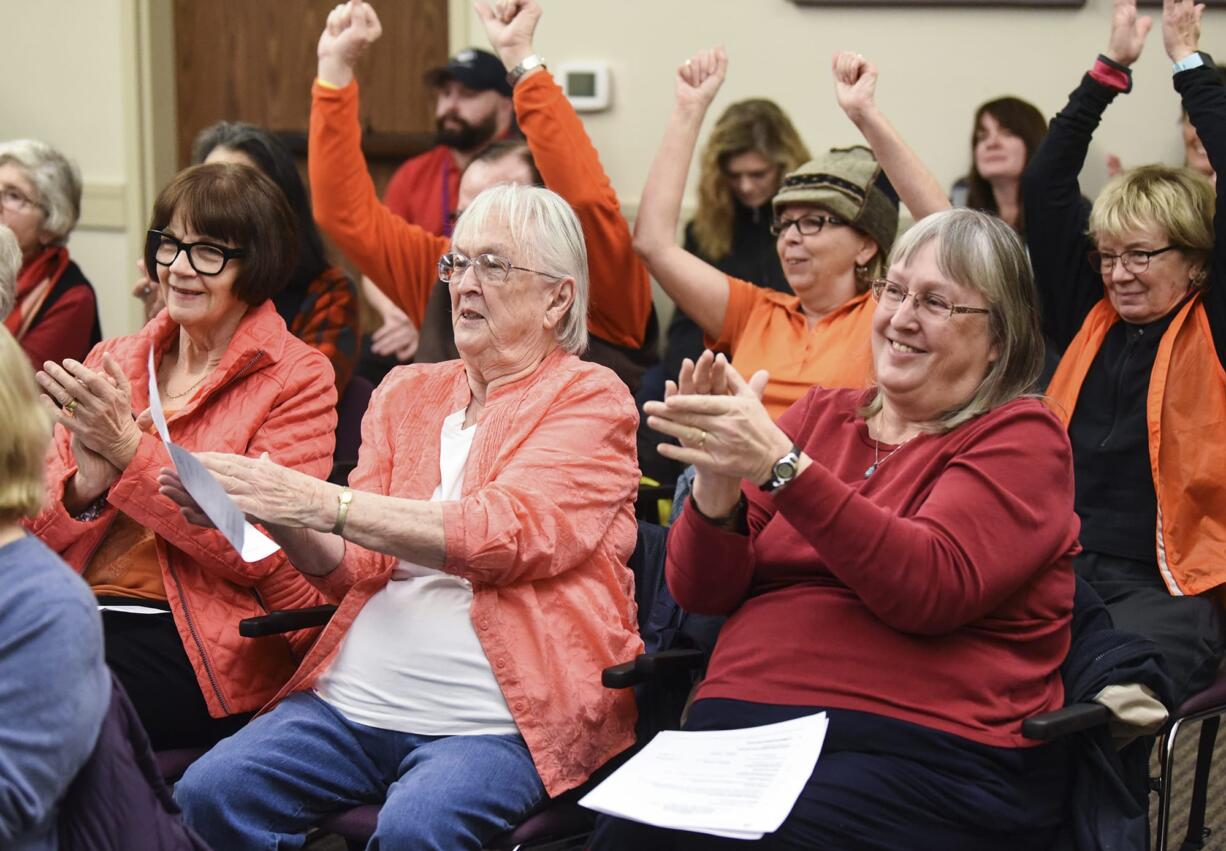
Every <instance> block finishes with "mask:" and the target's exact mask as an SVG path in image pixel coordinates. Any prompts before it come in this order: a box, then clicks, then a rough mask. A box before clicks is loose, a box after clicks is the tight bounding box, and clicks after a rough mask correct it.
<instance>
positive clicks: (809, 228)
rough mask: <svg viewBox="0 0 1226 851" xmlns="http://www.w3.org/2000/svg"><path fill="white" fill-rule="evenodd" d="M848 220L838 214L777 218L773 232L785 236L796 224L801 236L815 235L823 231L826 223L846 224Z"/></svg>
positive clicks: (772, 225)
mask: <svg viewBox="0 0 1226 851" xmlns="http://www.w3.org/2000/svg"><path fill="white" fill-rule="evenodd" d="M845 224H847V222H845V221H843V220H842V219H840V218H839V217H838V216H817V215H814V216H801V217H800V218H799V219H775V220H774V221H773V222H771V234H773V235H774V236H783V234H785V233H787V232H788V228H790V227H792V225H796V230H797V232H798V233H799V234H800V235H801V236H813V235H814V234H818V233H821V232H822V228H824V227H825V226H826V225H845Z"/></svg>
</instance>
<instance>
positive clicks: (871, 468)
mask: <svg viewBox="0 0 1226 851" xmlns="http://www.w3.org/2000/svg"><path fill="white" fill-rule="evenodd" d="M917 437H919V435H918V434H913V435H911V436H910V437H908V438H907V439H906V440H904V441H903V442H902V443H900V444H898V445H897V446H895V447H894V448H893V449H891V450H890V452H889V453H888V454H887V455H886V456H885V457H884V458H882V457H881V441H880V440H878V439H877V438H875V437H874V438H873V463H871V464H869V465H868V469H867V470H865V471H864V478H866V479H867V478H869V477H870V476H872V475H873V473H875V472H877V468H878V467H880V466H881V465H882V464H884V463H885V462H886V461H889V460H890V459H891V458H893V457H894V456H895V455H897V454H898V450H900V449H902V448H903V447H904V446H906V445H907V444H908V443H910V442H911V441H913V440H915V438H917Z"/></svg>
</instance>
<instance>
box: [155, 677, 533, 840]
mask: <svg viewBox="0 0 1226 851" xmlns="http://www.w3.org/2000/svg"><path fill="white" fill-rule="evenodd" d="M544 798H545V788H544V786H543V785H542V784H541V779H540V777H539V776H538V775H537V773H536V768H535V766H533V764H532V758H531V756H530V755H529V754H528V748H527V745H525V744H524V740H523V738H522V737H520V736H518V735H509V736H418V735H414V734H412V733H398V732H395V731H392V730H380V729H377V728H375V727H367V726H364V725H362V724H355V723H353V722H352V721H349V720H348V719H346V718H345V717H344V716H343V715H341V714H340V713H339V712H337V711H336V710H335V709H333V708H332V707H331V706H329V705H328V704H327V703H325V702H324V701H322V700H320V699H319V698H318V697H316V696H315V695H314V694H312V693H310V692H299V693H297V694H293V695H290V696H289V697H287V698H286V699H285V700H283V701H282V702H281V703H279V704H278V705H277V706H276V707H275V708H274V709H273V710H272V711H271V712H269V713H267V714H266V715H262V716H260V717H259V718H256V719H255V720H254V721H252V722H251V723H250V724H248V725H247V726H246V727H244V728H243V729H241V730H239V731H238V732H237V733H235V734H234V735H233V736H231V737H230V738H228V739H223V740H222V741H221V742H219V743H218V744H217V745H216V746H215V747H214V748H213V749H212V750H211V751H209V752H208V753H207V754H205V755H204V756H203V757H201V758H200V759H199V760H197V761H196V763H195V764H194V765H192V767H191V768H189V769H188V771H187V773H186V774H185V775H183V779H182V780H180V781H179V782H178V783H177V784H176V786H175V800H176V801H178V803H179V805H180V806H181V807H182V808H183V815H184V818H185V819H186V820H187V822H188V824H190V825H191V826H192V828H194V829H195V830H196V831H198V832H199V833H200V835H201V836H202V837H204V839H205V840H207V841H208V842H209V844H210V845H212V846H213V847H214V848H218V849H222V848H224V849H226V851H246V849H251V851H265V849H267V851H272V849H283V848H301V847H302V844H303V842H304V840H305V833H306V830H307V828H309V827H310V826H311V825H312V824H314V823H315V822H316V821H318V820H319V819H320V818H321V817H322V816H324V815H326V814H328V813H331V812H335V811H337V810H344V809H347V808H349V807H352V806H356V805H358V804H370V803H382V804H383V807H382V809H381V810H380V811H379V821H378V826H377V828H376V830H375V834H374V836H373V837H371V840H370V844H369V845H368V846H367V849H378V848H413V849H439V851H452V849H464V848H471V849H474V851H479V849H480V848H481V847H482V846H483V844H484V843H485V842H486V841H488V840H489V839H491V838H493V837H495V836H497V835H498V834H499V833H501V832H502V831H504V830H507V829H508V828H509V827H511V826H513V825H515V824H518V823H519V822H520V821H521V820H522V819H523V817H524V816H525V815H526V814H527V813H528V812H530V811H531V810H532V809H533V808H534V807H536V806H537V805H538V804H539V803H540V802H541V801H542V800H544Z"/></svg>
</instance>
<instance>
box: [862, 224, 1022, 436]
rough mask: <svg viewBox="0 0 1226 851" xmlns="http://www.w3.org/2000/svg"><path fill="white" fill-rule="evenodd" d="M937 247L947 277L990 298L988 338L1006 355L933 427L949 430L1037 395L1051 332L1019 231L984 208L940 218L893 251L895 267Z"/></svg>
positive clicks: (872, 407)
mask: <svg viewBox="0 0 1226 851" xmlns="http://www.w3.org/2000/svg"><path fill="white" fill-rule="evenodd" d="M933 242H935V243H936V254H937V257H936V260H937V268H938V269H939V270H940V272H941V274H942V275H944V276H945V277H947V278H949V279H950V280H952V281H954V282H956V283H958V284H961V285H962V286H964V287H968V288H970V289H972V290H975V291H976V292H979V293H981V294H982V295H983V297H984V300H985V301H986V302H987V304H988V310H989V314H988V335H989V337H990V339H991V341H992V344H993V345H994V346H996V349H997V353H998V354H997V358H996V360H995V361H994V362H993V363H992V365H991V366H990V367H989V368H988V371H987V374H986V375H985V376H984V377H983V380H982V381H981V382H979V386H978V387H976V388H975V392H974V393H972V394H971V396H970V398H968V399H966V400H965V401H963V402H962V403H961V404H960V405H958V406H957V407H955V408H953V409H951V410H948V411H945V412H944V413H943V414H942V415H941V416H940V417H939V418H938V419H937V420H936V421H935V422H933V423H930V424H929V427H930V428H931V429H932V430H934V431H948V430H950V429H952V428H955V427H956V426H959V425H961V424H962V423H964V422H966V421H967V420H970V419H973V418H975V417H977V416H979V415H980V414H986V413H987V412H988V411H991V410H992V409H994V408H997V407H999V406H1001V405H1003V404H1005V403H1006V402H1009V401H1012V400H1013V399H1016V398H1017V397H1019V396H1022V395H1025V394H1027V393H1030V392H1033V390H1034V387H1035V382H1036V381H1037V380H1038V377H1039V372H1040V371H1041V370H1042V368H1043V334H1042V332H1041V331H1040V327H1039V305H1038V295H1037V294H1036V292H1035V287H1034V273H1033V272H1032V271H1031V268H1030V259H1029V258H1028V257H1027V256H1026V249H1025V248H1023V247H1022V242H1021V240H1020V239H1018V236H1017V233H1016V232H1015V231H1014V230H1013V228H1011V227H1009V226H1008V225H1007V224H1005V223H1004V222H1003V221H1001V220H1000V219H999V218H997V217H996V216H992V215H988V214H987V213H981V212H979V211H977V210H968V209H963V208H959V209H953V210H944V211H942V212H940V213H934V214H933V215H931V216H928V217H927V218H925V219H922V220H921V221H919V222H918V223H916V224H915V226H914V227H912V228H911V229H910V230H908V231H907V232H906V233H905V234H903V235H902V236H901V237H899V239H898V241H897V242H896V243H895V244H894V250H893V251H892V252H890V265H891V266H894V265H896V264H900V263H901V264H906V263H907V262H908V261H909V260H910V259H911V258H912V257H914V256H915V254H916V253H917V252H918V251H919V250H920V249H921V248H923V247H924V246H925V245H928V244H929V243H933ZM880 407H881V397H880V395H878V396H877V397H875V398H874V399H873V401H872V402H870V403H869V405H868V407H867V408H866V409H865V414H866V415H869V416H871V415H872V414H874V413H876V412H877V411H878V410H880Z"/></svg>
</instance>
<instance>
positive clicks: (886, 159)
mask: <svg viewBox="0 0 1226 851" xmlns="http://www.w3.org/2000/svg"><path fill="white" fill-rule="evenodd" d="M832 65H833V71H834V95H835V98H836V99H837V100H838V102H839V107H840V108H842V110H843V112H844V113H845V114H846V115H847V117H848V118H849V119H851V123H852V124H854V125H856V129H858V130H859V131H860V133H861V134H862V135H863V136H864V140H865V141H866V142H868V144H869V147H870V148H872V149H873V156H875V157H876V158H877V162H879V163H881V168H882V170H883V171H884V172H885V174H886V177H888V178H889V179H890V183H892V184H894V189H895V191H897V192H898V198H899V200H901V201H902V202H903V203H904V204H905V205H906V206H907V209H908V210H910V211H911V215H913V216H915V218H916V221H918V220H920V219H922V218H924V217H925V216H928V215H931V214H932V213H939V212H940V211H941V210H947V209H949V206H950V204H949V199H948V198H947V197H945V190H943V189H942V188H941V184H940V183H939V182H937V179H936V177H935V176H934V175H933V174H932V172H931V171H929V170H928V167H927V166H925V165H924V163H923V161H922V160H921V159H920V158H919V156H918V155H917V154H916V153H915V151H913V150H912V149H911V146H910V145H908V144H907V143H906V141H905V140H904V139H903V138H902V136H900V135H899V134H898V131H897V130H895V129H894V125H892V124H891V123H890V121H889V119H888V118H886V117H885V113H883V112H882V111H881V109H880V107H878V106H877V98H876V92H877V68H876V67H875V66H874V65H873V63H871V62H869V61H868V60H867V59H865V58H864V57H863V56H861V55H860V54H858V53H849V52H844V53H836V54H835V55H834V60H833V63H832Z"/></svg>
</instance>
